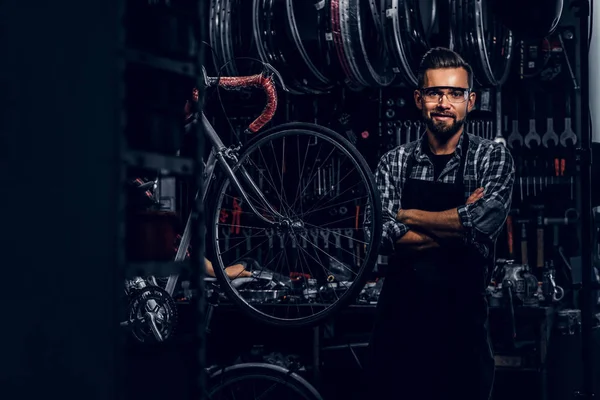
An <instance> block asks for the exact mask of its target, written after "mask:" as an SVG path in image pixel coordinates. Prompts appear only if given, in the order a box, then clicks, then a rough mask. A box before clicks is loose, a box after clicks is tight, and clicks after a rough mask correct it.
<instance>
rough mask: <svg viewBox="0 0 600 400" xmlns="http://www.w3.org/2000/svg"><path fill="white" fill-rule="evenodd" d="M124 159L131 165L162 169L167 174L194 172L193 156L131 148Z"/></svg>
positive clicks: (189, 173)
mask: <svg viewBox="0 0 600 400" xmlns="http://www.w3.org/2000/svg"><path fill="white" fill-rule="evenodd" d="M123 161H124V162H125V163H126V164H127V165H128V166H130V167H137V168H143V169H148V170H154V171H158V170H161V171H163V173H164V174H165V175H180V176H190V175H192V174H193V173H194V166H195V163H194V160H192V159H191V158H184V157H177V156H167V155H163V154H158V153H151V152H146V151H136V150H129V151H126V152H125V153H124V155H123Z"/></svg>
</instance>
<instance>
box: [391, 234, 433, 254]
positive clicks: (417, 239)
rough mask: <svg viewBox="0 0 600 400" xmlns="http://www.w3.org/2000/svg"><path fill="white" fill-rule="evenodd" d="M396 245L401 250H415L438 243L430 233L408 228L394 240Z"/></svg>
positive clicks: (421, 249) (427, 247)
mask: <svg viewBox="0 0 600 400" xmlns="http://www.w3.org/2000/svg"><path fill="white" fill-rule="evenodd" d="M396 246H397V248H398V249H399V250H401V251H407V252H415V251H423V250H427V249H432V248H436V247H439V243H438V242H437V241H436V240H435V239H434V238H433V237H431V236H430V235H427V234H425V233H423V232H419V231H415V230H410V231H408V232H406V234H405V235H404V236H402V238H400V240H398V241H397V242H396Z"/></svg>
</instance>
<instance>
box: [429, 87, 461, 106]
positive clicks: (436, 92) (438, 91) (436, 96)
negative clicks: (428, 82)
mask: <svg viewBox="0 0 600 400" xmlns="http://www.w3.org/2000/svg"><path fill="white" fill-rule="evenodd" d="M469 93H471V89H465V88H455V87H446V88H442V87H429V88H421V96H423V100H425V102H426V103H439V102H440V100H442V97H443V96H446V98H447V99H448V101H449V102H450V103H453V104H459V103H464V102H465V101H467V99H468V98H469Z"/></svg>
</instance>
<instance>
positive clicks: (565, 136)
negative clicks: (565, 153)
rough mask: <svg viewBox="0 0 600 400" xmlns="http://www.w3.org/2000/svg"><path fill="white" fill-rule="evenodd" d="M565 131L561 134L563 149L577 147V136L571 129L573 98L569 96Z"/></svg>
mask: <svg viewBox="0 0 600 400" xmlns="http://www.w3.org/2000/svg"><path fill="white" fill-rule="evenodd" d="M565 106H566V108H565V130H564V131H563V133H561V134H560V144H561V146H563V147H569V146H575V144H577V135H576V134H575V132H573V128H572V127H571V96H570V95H567V98H566V104H565Z"/></svg>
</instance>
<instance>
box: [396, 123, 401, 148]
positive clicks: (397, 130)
mask: <svg viewBox="0 0 600 400" xmlns="http://www.w3.org/2000/svg"><path fill="white" fill-rule="evenodd" d="M400 145H402V122H399V123H398V125H397V126H396V146H400Z"/></svg>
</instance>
